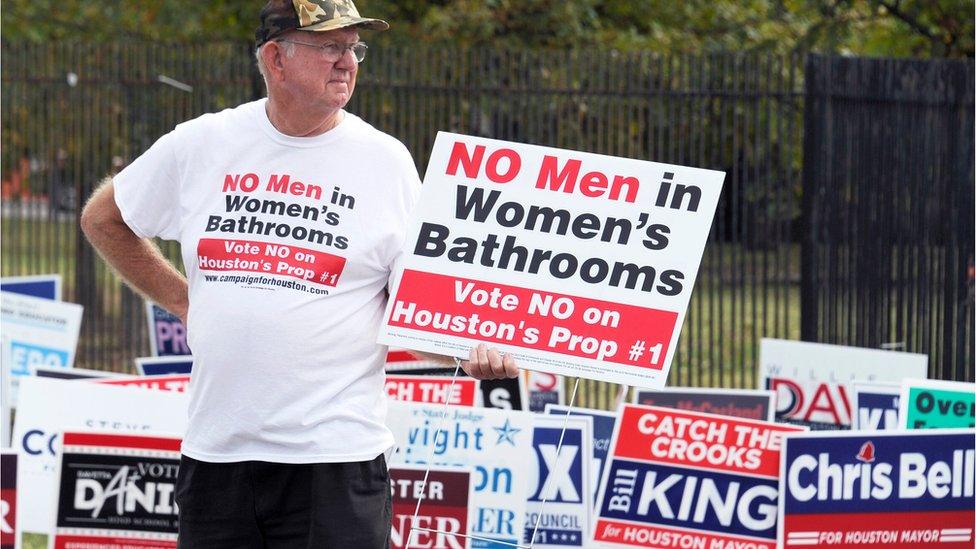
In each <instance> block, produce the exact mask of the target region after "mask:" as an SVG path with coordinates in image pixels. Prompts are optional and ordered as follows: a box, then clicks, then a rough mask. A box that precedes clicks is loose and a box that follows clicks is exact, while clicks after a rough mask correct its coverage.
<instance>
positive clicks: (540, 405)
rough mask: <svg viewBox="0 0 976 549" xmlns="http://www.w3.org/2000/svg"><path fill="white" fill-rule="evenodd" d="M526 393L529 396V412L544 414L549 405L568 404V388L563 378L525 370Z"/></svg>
mask: <svg viewBox="0 0 976 549" xmlns="http://www.w3.org/2000/svg"><path fill="white" fill-rule="evenodd" d="M522 375H523V376H525V386H526V391H527V392H528V394H529V411H530V412H543V411H545V409H546V405H548V404H556V405H561V404H565V403H566V387H565V385H566V384H565V383H564V382H563V376H559V375H555V374H547V373H546V372H534V371H532V370H523V371H522Z"/></svg>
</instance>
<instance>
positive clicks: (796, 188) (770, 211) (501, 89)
mask: <svg viewBox="0 0 976 549" xmlns="http://www.w3.org/2000/svg"><path fill="white" fill-rule="evenodd" d="M2 56H3V60H2V61H3V62H2V78H3V87H4V93H3V96H2V109H3V110H2V114H3V121H2V124H3V128H2V129H3V150H2V158H3V166H2V177H3V227H2V229H3V240H2V273H3V274H4V275H21V274H40V273H47V272H59V273H62V274H63V275H64V277H65V288H64V290H65V298H66V299H67V300H70V301H75V302H78V303H81V304H83V305H84V306H85V317H84V323H83V326H82V342H81V345H80V348H79V353H78V358H77V360H78V365H79V366H83V367H88V368H106V369H114V370H128V369H130V368H131V363H132V359H133V358H134V357H136V356H143V355H145V354H147V353H148V338H147V334H146V326H145V324H146V322H145V314H144V310H143V308H142V302H141V299H140V298H139V297H138V296H135V295H134V294H133V293H132V292H131V291H129V290H127V289H125V288H124V287H122V286H121V285H120V284H119V283H118V281H117V280H116V279H115V278H114V276H113V275H112V274H111V273H110V272H108V270H107V269H106V268H105V266H104V265H103V264H102V262H101V261H100V260H98V259H97V258H96V257H95V255H94V253H93V251H92V250H91V248H90V247H89V246H88V245H87V244H86V243H85V242H84V240H83V238H82V236H81V235H80V233H79V231H78V228H77V227H78V225H77V215H78V212H79V210H80V207H81V204H82V203H83V202H84V199H85V197H87V196H88V195H89V194H90V192H91V190H92V188H93V186H94V185H96V184H97V183H98V181H100V180H101V179H103V178H104V177H105V176H106V175H109V174H111V173H113V171H114V170H117V169H118V168H119V167H120V166H122V165H124V164H125V163H126V162H129V161H131V160H132V159H133V158H134V157H135V156H137V155H138V154H139V153H141V152H142V151H143V150H145V149H146V148H147V147H148V146H149V145H150V144H152V142H153V141H154V140H155V139H156V138H158V137H159V136H160V135H162V134H163V133H165V132H167V131H169V130H170V129H172V127H173V126H174V125H175V124H176V123H178V122H180V121H182V120H186V119H189V118H191V117H194V116H197V115H199V114H202V113H204V112H209V111H214V110H219V109H221V108H225V107H230V106H234V105H236V104H239V103H241V102H244V101H248V100H251V99H255V98H257V97H259V96H260V95H261V94H262V93H263V84H262V82H261V81H260V77H259V76H258V75H257V74H256V71H255V69H254V63H253V54H252V52H251V51H250V48H249V47H248V46H246V45H238V44H195V45H158V44H124V45H123V44H105V45H97V46H96V45H84V44H72V45H23V44H9V43H5V44H3V50H2ZM802 69H803V67H802V59H799V58H792V57H775V56H767V55H740V54H721V55H705V56H688V55H674V56H660V55H651V54H648V53H643V52H635V53H620V52H613V51H592V50H587V51H538V52H537V51H518V52H515V51H492V50H484V49H478V50H464V49H456V50H451V49H443V48H441V49H429V50H428V49H424V48H411V49H389V48H375V49H371V50H370V54H369V58H368V59H367V60H366V61H365V63H364V64H363V65H362V67H361V69H360V76H359V82H358V86H357V89H356V92H355V95H354V98H353V101H352V103H351V104H350V106H349V109H350V110H351V111H352V112H355V113H357V114H359V115H360V116H361V117H363V118H364V119H365V120H366V121H367V122H369V123H371V124H373V125H374V126H376V127H377V128H379V129H381V130H383V131H386V132H388V133H390V134H392V135H394V136H396V137H397V138H399V139H401V140H402V141H404V143H405V144H406V145H407V147H408V148H409V149H410V150H411V151H412V153H413V154H414V158H415V160H416V162H417V165H418V168H419V169H420V171H421V174H423V170H424V167H425V164H426V160H427V157H428V154H429V152H430V148H431V145H432V143H433V139H434V137H435V135H436V132H437V131H439V130H445V131H452V132H458V133H466V134H474V135H481V136H487V137H494V138H499V139H509V140H515V141H520V142H526V143H535V144H540V145H548V146H556V147H564V148H571V149H577V150H582V151H588V152H596V153H604V154H611V155H619V156H626V157H632V158H640V159H647V160H654V161H662V162H669V163H677V164H686V165H692V166H697V167H702V168H710V169H717V170H722V171H725V172H727V174H728V175H727V178H726V183H725V187H724V190H723V196H722V199H721V203H720V206H719V210H718V211H717V213H716V216H715V221H714V223H713V226H712V230H711V234H710V237H709V242H708V245H707V246H706V251H705V256H704V258H703V261H702V266H701V270H700V274H699V277H698V281H697V284H696V288H695V290H694V294H693V298H692V302H691V306H690V309H689V313H688V316H687V317H686V321H685V325H684V327H683V329H682V337H681V341H680V344H679V347H678V349H677V354H676V357H675V366H674V368H673V370H672V374H671V377H670V379H669V383H670V384H672V385H692V386H722V387H753V386H755V383H756V376H755V364H756V361H757V358H758V356H757V355H758V340H759V338H761V337H780V338H791V339H797V338H799V336H800V327H801V312H800V284H799V283H800V278H801V269H800V255H801V254H800V244H801V239H800V238H799V236H800V233H799V220H800V207H801V201H800V197H801V196H802V187H801V171H802V167H803V164H802V153H803V147H802V139H803V134H802V132H803V108H804V95H803V89H802V86H803V84H802V82H803V75H802ZM163 249H164V252H165V253H166V254H167V255H168V256H169V257H171V258H172V259H173V260H174V261H177V262H178V261H179V254H178V246H176V245H174V244H172V243H163ZM909 350H911V349H909ZM969 363H970V364H971V363H972V359H971V358H970V359H969ZM969 371H970V374H969V376H970V377H971V376H972V374H971V371H972V370H971V368H970V370H969ZM599 387H600V388H599V389H598V386H596V385H594V386H592V387H589V386H587V385H585V384H584V391H583V393H582V394H583V402H582V404H584V405H586V404H590V405H600V406H602V407H606V406H608V405H609V404H610V403H611V402H610V401H611V400H612V399H613V397H614V395H615V394H616V393H615V391H616V389H615V388H602V386H599ZM588 399H593V400H592V401H590V400H588Z"/></svg>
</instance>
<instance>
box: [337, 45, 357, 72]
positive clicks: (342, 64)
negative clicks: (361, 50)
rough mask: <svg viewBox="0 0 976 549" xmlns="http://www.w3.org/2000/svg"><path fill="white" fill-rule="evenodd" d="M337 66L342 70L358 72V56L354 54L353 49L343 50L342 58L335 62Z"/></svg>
mask: <svg viewBox="0 0 976 549" xmlns="http://www.w3.org/2000/svg"><path fill="white" fill-rule="evenodd" d="M335 65H336V67H338V68H340V69H345V70H347V71H353V70H356V67H357V66H358V65H359V62H358V61H356V55H355V54H353V53H352V48H346V49H344V50H342V56H341V57H339V60H338V61H336V62H335Z"/></svg>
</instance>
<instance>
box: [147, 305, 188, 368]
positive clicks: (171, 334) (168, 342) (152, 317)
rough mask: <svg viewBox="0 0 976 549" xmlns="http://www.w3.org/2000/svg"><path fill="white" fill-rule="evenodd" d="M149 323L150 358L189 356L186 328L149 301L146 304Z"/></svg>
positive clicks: (181, 322) (179, 321)
mask: <svg viewBox="0 0 976 549" xmlns="http://www.w3.org/2000/svg"><path fill="white" fill-rule="evenodd" d="M146 320H147V321H148V323H149V350H150V352H151V353H152V356H174V355H189V354H192V353H191V352H190V346H189V345H187V343H186V327H185V326H183V321H182V320H180V318H179V317H178V316H176V315H174V314H173V313H171V312H169V311H167V310H166V309H164V308H162V307H160V306H159V305H157V304H155V303H152V302H150V301H147V302H146Z"/></svg>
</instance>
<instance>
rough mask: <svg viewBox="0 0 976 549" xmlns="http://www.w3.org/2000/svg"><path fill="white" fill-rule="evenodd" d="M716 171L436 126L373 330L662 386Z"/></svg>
mask: <svg viewBox="0 0 976 549" xmlns="http://www.w3.org/2000/svg"><path fill="white" fill-rule="evenodd" d="M723 179H724V174H723V173H721V172H715V171H710V170H701V169H696V168H687V167H683V166H674V165H667V164H659V163H654V162H646V161H639V160H630V159H623V158H614V157H608V156H602V155H596V154H588V153H581V152H576V151H567V150H561V149H553V148H547V147H539V146H534V145H523V144H518V143H509V142H503V141H496V140H491V139H484V138H476V137H470V136H463V135H457V134H449V133H443V132H442V133H439V134H438V136H437V140H436V142H435V144H434V149H433V151H432V153H431V158H430V163H429V164H428V169H427V174H426V176H425V179H424V185H423V188H422V191H421V197H420V202H419V204H418V206H417V209H416V213H415V218H414V221H413V225H412V226H411V228H410V232H409V233H408V235H407V248H406V254H405V258H404V261H403V262H402V264H401V265H402V270H401V273H400V275H399V276H398V277H397V280H398V282H397V284H396V285H395V287H394V289H393V292H392V294H391V299H390V300H389V303H388V305H387V310H386V315H385V325H384V327H383V329H382V330H381V334H380V341H381V342H382V343H386V344H390V345H395V346H398V347H406V348H411V349H416V350H418V351H422V352H425V353H436V354H441V355H451V356H458V357H462V358H468V361H467V362H465V363H463V365H462V366H463V367H464V369H465V371H466V372H467V373H468V374H469V375H471V376H472V377H476V378H480V379H497V378H501V377H510V376H512V375H514V374H515V373H516V371H517V366H524V367H526V368H529V369H533V370H538V371H544V372H549V373H554V374H561V375H569V376H575V377H587V378H592V379H599V380H603V381H610V382H616V383H623V384H627V385H636V386H641V387H649V388H661V387H663V385H664V382H665V379H667V374H668V370H669V368H670V364H671V360H672V357H673V355H674V349H675V347H674V345H675V343H676V341H677V337H678V334H679V332H680V329H681V325H682V322H683V320H684V315H685V311H686V310H687V307H688V302H689V300H690V298H691V289H692V288H693V287H694V282H695V278H696V276H697V272H698V266H699V264H700V261H701V255H702V252H703V251H704V245H705V241H706V239H707V237H708V232H709V228H710V227H711V222H712V217H713V215H714V212H715V207H716V205H717V203H718V198H719V194H720V192H721V186H722V181H723ZM516 359H518V362H517V363H516Z"/></svg>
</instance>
